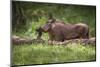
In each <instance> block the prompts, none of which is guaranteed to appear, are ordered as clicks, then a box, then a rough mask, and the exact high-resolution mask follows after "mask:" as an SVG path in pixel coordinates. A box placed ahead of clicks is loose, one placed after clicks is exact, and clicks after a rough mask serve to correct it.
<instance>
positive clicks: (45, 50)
mask: <svg viewBox="0 0 100 67" xmlns="http://www.w3.org/2000/svg"><path fill="white" fill-rule="evenodd" d="M95 55H96V54H95V47H93V46H82V45H80V44H68V45H66V46H63V45H48V44H45V45H43V44H31V45H27V44H23V45H16V46H15V45H14V47H13V55H12V57H13V65H23V64H47V63H61V62H79V61H94V60H96V58H95V57H96V56H95Z"/></svg>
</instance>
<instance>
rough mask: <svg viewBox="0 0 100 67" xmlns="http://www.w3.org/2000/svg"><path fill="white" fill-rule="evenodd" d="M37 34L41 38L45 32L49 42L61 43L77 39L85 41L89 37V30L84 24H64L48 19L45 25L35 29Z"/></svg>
mask: <svg viewBox="0 0 100 67" xmlns="http://www.w3.org/2000/svg"><path fill="white" fill-rule="evenodd" d="M37 32H39V33H38V37H41V35H42V32H47V33H48V34H49V40H51V41H61V42H62V41H65V40H69V39H77V38H83V39H87V38H88V37H89V35H88V34H89V29H88V26H87V25H86V24H84V23H78V24H65V23H64V22H62V21H56V20H55V19H49V20H48V21H47V22H46V24H44V25H43V26H41V27H40V28H38V29H37Z"/></svg>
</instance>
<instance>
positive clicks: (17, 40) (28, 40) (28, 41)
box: [12, 36, 44, 45]
mask: <svg viewBox="0 0 100 67" xmlns="http://www.w3.org/2000/svg"><path fill="white" fill-rule="evenodd" d="M43 42H44V40H43V39H31V38H21V37H19V36H12V44H17V45H21V44H32V43H43Z"/></svg>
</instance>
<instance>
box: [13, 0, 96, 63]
mask: <svg viewBox="0 0 100 67" xmlns="http://www.w3.org/2000/svg"><path fill="white" fill-rule="evenodd" d="M49 14H52V15H53V16H54V17H55V18H56V19H58V20H62V21H64V22H65V23H72V24H75V23H79V22H81V21H82V22H84V23H86V24H87V25H88V26H89V32H90V37H94V36H95V33H96V32H95V26H96V25H95V24H96V18H95V17H96V7H95V6H82V5H67V4H49V3H36V2H21V1H13V2H12V34H14V35H18V36H20V37H31V38H36V35H37V34H36V32H35V29H36V28H38V27H39V26H41V25H43V24H45V23H46V21H47V20H48V15H49ZM42 38H43V39H44V40H46V43H39V44H35V43H33V44H22V45H14V44H13V45H12V48H13V49H12V62H13V65H23V64H44V63H62V62H77V61H93V60H96V56H95V55H96V54H95V47H94V46H83V45H82V44H67V45H66V46H63V45H49V44H48V43H47V40H48V34H47V33H44V34H43V36H42Z"/></svg>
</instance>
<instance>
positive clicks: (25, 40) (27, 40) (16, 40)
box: [12, 36, 96, 45]
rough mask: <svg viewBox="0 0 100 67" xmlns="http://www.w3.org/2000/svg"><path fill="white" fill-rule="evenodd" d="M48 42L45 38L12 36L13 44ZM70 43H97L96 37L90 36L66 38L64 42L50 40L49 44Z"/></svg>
mask: <svg viewBox="0 0 100 67" xmlns="http://www.w3.org/2000/svg"><path fill="white" fill-rule="evenodd" d="M44 42H46V41H45V40H43V39H41V38H40V39H38V38H36V39H31V38H21V37H19V36H12V43H13V44H17V45H19V44H32V43H44ZM69 43H82V44H84V45H87V44H90V45H96V39H95V37H92V38H89V39H71V40H66V41H63V42H57V41H48V44H52V45H55V44H58V45H67V44H69Z"/></svg>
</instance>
